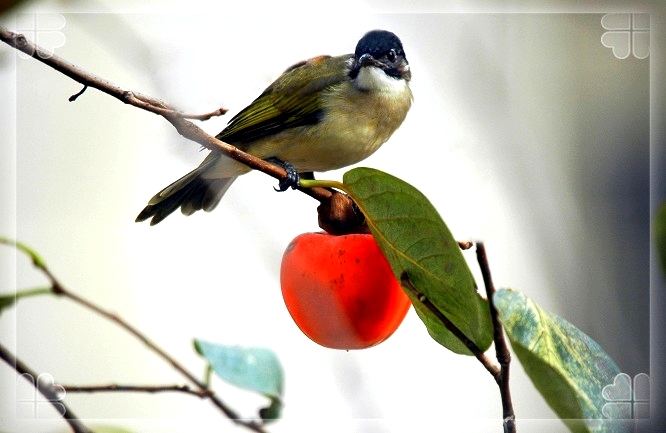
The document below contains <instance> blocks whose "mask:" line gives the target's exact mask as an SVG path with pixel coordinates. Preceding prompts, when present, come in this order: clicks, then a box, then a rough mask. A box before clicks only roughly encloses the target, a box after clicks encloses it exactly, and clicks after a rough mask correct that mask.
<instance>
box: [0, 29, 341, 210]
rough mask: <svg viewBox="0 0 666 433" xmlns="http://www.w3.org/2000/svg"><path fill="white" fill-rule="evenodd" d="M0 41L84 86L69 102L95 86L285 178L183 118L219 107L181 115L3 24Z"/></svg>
mask: <svg viewBox="0 0 666 433" xmlns="http://www.w3.org/2000/svg"><path fill="white" fill-rule="evenodd" d="M0 40H2V41H3V42H5V43H6V44H8V45H10V46H12V47H14V48H16V49H17V50H19V51H22V52H24V53H25V54H27V55H29V56H31V57H33V58H34V59H36V60H39V61H40V62H42V63H44V64H45V65H47V66H50V67H52V68H53V69H55V70H56V71H58V72H60V73H62V74H64V75H66V76H68V77H69V78H71V79H72V80H74V81H77V82H79V83H81V84H83V86H84V87H83V89H82V90H81V91H80V92H78V93H77V94H75V95H72V96H71V97H70V101H74V100H76V99H77V98H78V97H79V96H80V95H81V94H82V93H83V92H84V91H85V90H86V89H87V88H88V87H92V88H95V89H97V90H99V91H101V92H104V93H106V94H107V95H110V96H113V97H114V98H116V99H118V100H119V101H121V102H123V103H125V104H129V105H133V106H135V107H137V108H141V109H143V110H146V111H149V112H151V113H154V114H158V115H160V116H162V117H164V118H165V119H166V120H167V121H169V123H171V124H172V125H173V126H174V127H175V128H176V130H177V131H178V133H179V134H180V135H182V136H183V137H185V138H187V139H188V140H191V141H195V142H197V143H199V144H200V145H202V146H204V147H205V148H207V149H210V150H213V151H217V152H221V153H223V154H224V155H225V156H228V157H229V158H233V159H235V160H236V161H238V162H240V163H242V164H245V165H247V166H248V167H250V168H253V169H255V170H259V171H262V172H264V173H266V174H268V175H269V176H272V177H274V178H276V179H279V180H283V179H285V178H286V177H287V173H286V171H285V170H284V169H283V168H281V167H278V166H276V165H274V164H271V163H269V162H266V161H264V160H262V159H260V158H257V157H255V156H253V155H250V154H248V153H245V152H243V151H241V150H239V149H238V148H236V147H234V146H232V145H230V144H227V143H224V142H223V141H220V140H218V139H216V138H215V137H213V136H211V135H209V134H207V133H206V132H204V131H203V130H202V129H201V128H199V127H198V126H196V125H195V124H193V123H192V122H190V121H188V120H186V119H199V120H205V119H207V118H209V117H211V116H213V115H217V113H221V110H222V109H220V110H216V111H214V112H212V113H206V114H202V115H195V114H184V113H181V112H179V111H177V110H175V109H174V108H172V107H171V106H170V105H168V104H167V103H165V102H164V101H161V100H159V99H156V98H153V97H150V96H147V95H143V94H141V93H138V92H133V91H131V90H127V89H123V88H122V87H120V86H118V85H116V84H114V83H112V82H110V81H108V80H105V79H103V78H100V77H98V76H96V75H94V74H92V73H90V72H87V71H85V70H83V69H82V68H80V67H78V66H76V65H74V64H72V63H70V62H68V61H66V60H64V59H62V58H60V57H59V56H56V55H53V54H52V53H50V52H48V51H46V50H44V49H42V48H40V47H39V46H38V45H36V44H33V43H32V42H30V41H28V40H27V39H26V38H25V36H24V35H22V34H18V33H14V32H11V31H9V30H8V29H6V28H4V27H0ZM298 189H299V190H300V191H301V192H303V193H305V194H307V195H309V196H311V197H313V198H315V199H316V200H319V201H320V202H324V201H326V200H329V198H330V197H331V191H329V190H327V189H324V188H298Z"/></svg>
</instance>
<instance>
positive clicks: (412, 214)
mask: <svg viewBox="0 0 666 433" xmlns="http://www.w3.org/2000/svg"><path fill="white" fill-rule="evenodd" d="M343 183H344V190H345V191H346V192H347V193H348V194H350V195H351V197H352V198H353V199H354V201H355V202H356V204H357V205H358V206H359V208H360V209H361V211H362V212H363V214H364V215H365V217H366V221H367V223H368V226H369V227H370V230H371V231H372V234H373V236H374V237H375V239H376V240H377V244H378V245H379V247H380V249H381V250H382V253H383V254H384V256H386V258H387V260H388V261H389V263H390V264H391V267H392V269H393V272H394V273H395V275H396V277H397V278H398V279H400V276H401V275H402V274H403V272H406V274H407V276H408V277H409V280H410V282H411V283H412V285H413V286H414V287H415V288H416V289H417V290H418V291H419V293H421V294H423V295H425V296H426V297H427V298H428V300H430V302H432V303H433V304H434V305H435V306H436V307H437V308H438V309H439V310H440V311H441V312H442V313H443V314H444V315H445V316H446V317H447V318H448V319H449V320H450V321H451V322H452V323H453V324H454V325H455V326H456V327H457V328H458V329H460V330H461V331H462V332H463V334H465V336H466V337H467V338H469V339H470V340H472V341H473V342H474V343H475V344H476V345H477V346H478V347H479V348H480V349H481V350H482V351H485V350H486V349H488V347H490V344H491V342H492V324H491V320H490V313H489V309H488V303H487V301H486V300H485V299H483V298H482V297H481V296H480V295H479V294H478V293H477V291H476V285H475V282H474V277H473V276H472V273H471V271H470V270H469V267H468V266H467V262H466V261H465V259H464V257H463V255H462V252H461V251H460V248H459V247H458V243H457V242H456V240H455V239H454V238H453V236H452V235H451V232H450V231H449V229H448V228H447V226H446V224H444V221H443V220H442V218H441V217H440V215H439V213H437V210H436V209H435V208H434V207H433V205H432V204H431V203H430V201H428V199H427V198H426V197H425V196H424V195H423V194H422V193H421V192H420V191H418V190H417V189H416V188H414V187H413V186H411V185H409V184H408V183H406V182H404V181H402V180H400V179H398V178H396V177H394V176H391V175H389V174H387V173H384V172H381V171H378V170H374V169H370V168H356V169H353V170H350V171H348V172H347V173H345V175H344V178H343ZM406 293H407V295H409V297H410V299H411V300H412V303H413V304H414V308H415V310H416V312H417V314H418V315H419V317H420V318H421V320H422V321H423V322H424V324H425V325H426V328H427V329H428V332H429V333H430V335H431V336H432V337H433V338H434V339H435V340H436V341H437V342H438V343H440V344H442V345H443V346H445V347H447V348H448V349H450V350H452V351H453V352H456V353H461V354H466V355H471V352H470V351H469V350H468V349H467V347H465V346H464V345H463V344H462V343H461V342H460V341H459V340H458V339H457V338H456V337H455V336H453V334H451V332H450V331H448V330H447V329H446V328H445V327H444V326H443V325H442V324H441V322H440V321H439V320H438V319H437V317H436V316H435V315H434V314H433V313H432V312H431V311H430V310H429V309H428V308H426V307H425V306H424V305H423V304H422V303H421V302H420V301H419V300H418V299H417V298H416V297H415V296H414V295H413V294H412V293H411V292H410V291H409V290H406Z"/></svg>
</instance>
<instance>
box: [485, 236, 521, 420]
mask: <svg viewBox="0 0 666 433" xmlns="http://www.w3.org/2000/svg"><path fill="white" fill-rule="evenodd" d="M476 258H477V261H478V262H479V267H480V268H481V275H482V276H483V284H484V286H485V287H486V294H487V296H488V305H489V306H490V319H491V321H492V323H493V341H494V343H495V354H496V356H497V361H498V362H499V364H500V371H499V374H498V375H497V376H495V380H496V381H497V385H498V386H499V389H500V395H501V398H502V411H503V414H502V415H503V417H504V433H515V432H516V415H515V413H514V411H513V403H512V401H511V389H510V387H509V366H510V364H511V352H509V347H508V346H507V344H506V339H505V338H504V330H503V328H502V324H501V323H500V321H499V318H498V315H497V308H495V301H494V300H493V297H494V295H495V285H494V284H493V279H492V275H491V274H490V265H489V264H488V256H487V255H486V246H485V245H484V244H483V242H477V243H476Z"/></svg>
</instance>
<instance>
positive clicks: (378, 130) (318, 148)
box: [271, 81, 412, 172]
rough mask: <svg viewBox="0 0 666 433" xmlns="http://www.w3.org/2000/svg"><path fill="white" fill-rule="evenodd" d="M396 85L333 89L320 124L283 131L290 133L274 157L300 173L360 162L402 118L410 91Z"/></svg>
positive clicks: (396, 127)
mask: <svg viewBox="0 0 666 433" xmlns="http://www.w3.org/2000/svg"><path fill="white" fill-rule="evenodd" d="M400 83H401V85H400V86H399V87H396V88H395V89H394V91H382V92H379V91H372V92H367V91H360V90H358V89H357V88H356V87H355V86H353V85H352V84H351V83H345V84H344V85H342V86H339V87H336V88H334V89H331V90H330V91H329V94H328V95H326V97H325V101H326V102H325V104H324V107H325V108H324V114H323V116H322V120H321V121H320V123H319V124H318V125H317V126H316V127H309V126H308V127H302V128H295V129H300V131H298V132H297V131H295V130H294V131H285V133H284V135H286V136H291V137H284V138H285V139H286V141H285V142H284V143H283V144H282V145H281V146H279V147H281V148H282V151H281V152H280V155H277V156H278V158H280V159H282V160H284V161H288V162H290V163H291V164H293V165H294V166H295V167H296V169H297V170H298V171H301V172H303V171H327V170H334V169H337V168H341V167H345V166H348V165H352V164H355V163H357V162H359V161H362V160H364V159H365V158H367V157H368V156H370V155H372V154H373V153H374V152H375V151H376V150H377V149H379V147H380V146H381V145H382V144H384V143H385V142H386V141H387V140H388V139H389V138H390V137H391V135H392V134H393V133H394V132H395V130H396V129H398V127H399V126H400V125H401V124H402V122H403V120H405V116H406V115H407V111H409V108H410V106H411V103H412V93H411V91H410V90H409V86H408V85H407V83H406V82H405V81H400ZM290 132H293V133H296V134H295V135H292V134H291V133H290ZM298 135H300V137H299V136H298ZM290 140H293V141H290ZM271 147H272V145H271Z"/></svg>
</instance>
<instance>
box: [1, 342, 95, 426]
mask: <svg viewBox="0 0 666 433" xmlns="http://www.w3.org/2000/svg"><path fill="white" fill-rule="evenodd" d="M0 359H2V360H3V361H5V362H6V363H7V364H8V365H9V366H10V367H12V368H14V370H16V372H17V373H19V374H20V375H22V376H23V377H25V378H26V379H29V378H32V379H33V380H32V385H33V386H34V387H35V388H36V389H37V391H39V392H40V393H41V394H42V395H43V396H44V398H45V399H46V400H47V401H49V402H50V403H51V404H52V405H53V407H54V408H55V409H56V410H57V411H58V412H61V411H63V410H64V413H63V414H62V416H63V418H64V419H65V421H66V422H67V424H69V426H70V427H71V429H72V431H73V432H74V433H92V430H90V429H89V428H88V427H86V426H85V425H84V424H83V423H82V422H81V420H80V419H79V418H78V417H77V416H76V415H74V412H73V411H72V410H71V409H70V408H69V407H68V406H67V405H66V404H65V402H63V401H62V399H61V396H59V395H58V394H56V392H55V391H54V390H53V389H52V388H51V387H48V386H39V383H38V381H37V378H38V377H39V375H38V374H37V373H36V372H34V371H33V370H32V369H30V368H29V367H28V366H27V365H25V364H24V363H23V362H22V361H21V360H20V359H18V358H17V357H16V356H14V354H13V353H11V352H10V351H9V350H8V349H7V348H6V347H5V346H3V345H2V344H0Z"/></svg>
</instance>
